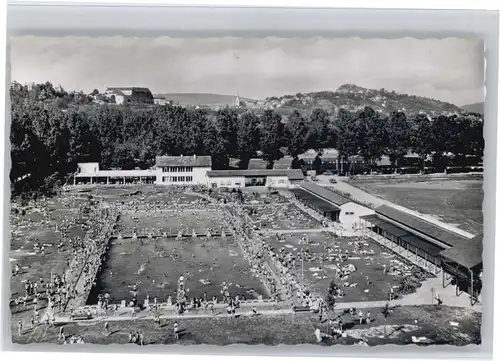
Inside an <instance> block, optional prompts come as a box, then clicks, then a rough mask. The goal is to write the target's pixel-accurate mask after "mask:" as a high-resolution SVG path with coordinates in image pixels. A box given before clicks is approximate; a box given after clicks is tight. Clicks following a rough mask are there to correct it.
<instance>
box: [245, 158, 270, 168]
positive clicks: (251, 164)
mask: <svg viewBox="0 0 500 361" xmlns="http://www.w3.org/2000/svg"><path fill="white" fill-rule="evenodd" d="M248 169H267V162H266V161H265V160H264V159H261V158H251V159H250V160H249V161H248Z"/></svg>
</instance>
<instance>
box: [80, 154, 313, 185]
mask: <svg viewBox="0 0 500 361" xmlns="http://www.w3.org/2000/svg"><path fill="white" fill-rule="evenodd" d="M303 180H304V175H303V174H302V172H301V171H300V170H297V169H284V170H274V169H244V170H242V169H228V170H212V158H211V157H210V156H208V155H207V156H196V155H192V156H159V157H156V162H155V166H154V168H152V169H134V170H101V169H99V163H95V162H94V163H79V164H78V171H77V172H76V173H75V174H74V177H73V184H74V185H80V184H91V185H92V184H102V185H104V184H106V185H113V184H137V183H145V184H157V185H205V186H209V187H212V188H217V187H224V188H242V187H248V186H262V187H272V188H291V187H295V186H296V185H297V184H298V183H300V182H302V181H303Z"/></svg>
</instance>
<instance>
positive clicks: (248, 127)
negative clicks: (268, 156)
mask: <svg viewBox="0 0 500 361" xmlns="http://www.w3.org/2000/svg"><path fill="white" fill-rule="evenodd" d="M236 140H237V156H238V158H239V159H240V168H242V169H246V168H248V162H249V161H250V158H252V157H254V156H255V154H256V153H257V151H258V150H259V149H260V132H259V118H258V117H257V116H256V115H255V114H254V113H252V112H245V113H243V114H242V115H241V116H240V118H239V120H238V126H237V131H236Z"/></svg>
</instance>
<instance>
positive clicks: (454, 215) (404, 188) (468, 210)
mask: <svg viewBox="0 0 500 361" xmlns="http://www.w3.org/2000/svg"><path fill="white" fill-rule="evenodd" d="M349 183H350V184H352V185H354V186H356V187H358V188H361V189H363V190H364V191H366V192H368V193H371V194H373V195H375V196H378V197H380V198H383V199H385V200H388V201H390V202H393V203H396V204H399V205H401V206H404V207H407V208H410V209H413V210H416V211H419V212H421V213H425V214H430V215H433V216H435V217H438V218H439V219H440V220H442V221H443V222H446V223H450V224H454V225H456V226H458V227H459V228H461V229H463V230H465V231H468V232H471V233H473V234H477V233H480V232H482V230H483V213H482V203H483V197H484V195H483V189H482V187H483V182H482V180H439V181H427V182H393V181H392V182H391V183H389V182H373V181H363V180H350V181H349Z"/></svg>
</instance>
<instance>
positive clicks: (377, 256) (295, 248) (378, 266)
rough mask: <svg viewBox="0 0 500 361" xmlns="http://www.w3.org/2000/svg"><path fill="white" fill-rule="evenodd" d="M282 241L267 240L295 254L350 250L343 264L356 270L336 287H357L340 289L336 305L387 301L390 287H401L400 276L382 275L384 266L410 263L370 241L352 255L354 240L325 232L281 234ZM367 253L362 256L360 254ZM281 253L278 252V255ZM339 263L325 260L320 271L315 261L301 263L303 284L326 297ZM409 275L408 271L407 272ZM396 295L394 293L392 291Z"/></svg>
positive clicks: (297, 271) (297, 269) (298, 265)
mask: <svg viewBox="0 0 500 361" xmlns="http://www.w3.org/2000/svg"><path fill="white" fill-rule="evenodd" d="M283 236H284V241H281V242H280V241H277V239H276V236H275V235H268V236H267V237H266V238H267V240H268V241H269V242H270V244H271V246H272V247H273V248H274V249H275V250H279V249H281V248H283V249H284V250H285V251H288V252H292V253H294V254H296V255H298V254H300V252H301V250H303V249H308V250H309V252H310V253H312V254H316V255H320V254H322V253H323V254H324V255H328V254H329V253H331V254H332V255H337V254H338V252H339V250H340V251H341V252H342V253H343V252H345V251H346V250H348V251H349V258H348V260H347V261H346V262H344V263H343V265H348V264H351V265H353V266H354V267H355V268H356V270H355V271H354V272H353V273H351V274H350V275H349V276H348V278H347V279H346V280H338V279H337V280H336V283H337V285H339V286H342V285H343V284H344V283H345V282H348V283H349V284H356V286H354V287H342V289H343V290H344V293H345V296H344V297H342V298H338V299H337V302H358V301H378V300H387V299H388V295H389V291H390V287H392V286H397V285H399V284H400V281H401V279H402V278H403V277H402V276H399V275H393V274H390V273H384V272H383V269H384V268H383V265H386V266H387V270H389V268H390V266H391V265H392V266H395V265H402V264H403V265H406V266H410V265H409V263H408V262H407V261H405V260H403V259H401V258H399V257H397V256H396V255H395V254H393V253H391V252H389V251H387V250H384V249H383V248H382V247H381V246H379V245H378V244H377V243H375V242H374V241H371V240H360V239H359V238H358V241H360V243H361V244H362V248H361V249H360V250H361V251H360V254H353V251H354V244H353V241H354V240H355V238H352V237H351V238H340V237H337V238H334V237H333V236H331V235H328V234H326V233H304V234H300V233H292V234H284V235H283ZM302 237H309V239H310V244H301V243H302V242H301V241H300V240H301V238H302ZM364 251H366V252H368V253H366V254H362V253H361V252H364ZM278 253H280V252H278ZM339 263H340V261H339V260H336V259H333V260H332V261H325V262H324V263H323V268H322V269H320V263H319V261H318V260H314V261H311V262H306V261H304V283H305V284H306V285H307V286H308V287H309V289H310V290H312V291H313V292H315V293H316V294H319V295H325V294H326V292H327V290H328V286H329V284H330V281H331V280H335V267H336V266H337V265H338V264H339ZM293 272H294V274H295V275H296V276H297V279H298V280H301V279H302V263H301V262H296V267H295V269H294V270H293ZM408 274H410V272H408ZM395 292H396V290H395Z"/></svg>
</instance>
